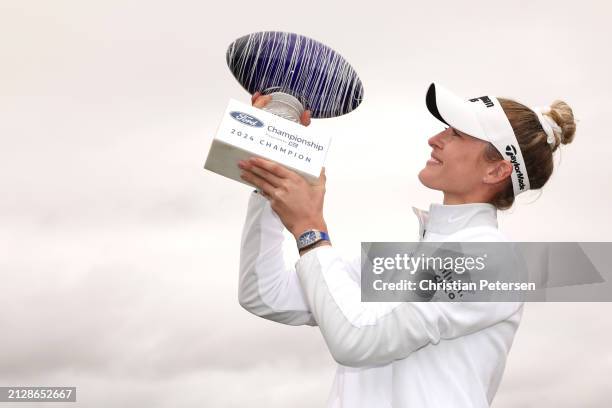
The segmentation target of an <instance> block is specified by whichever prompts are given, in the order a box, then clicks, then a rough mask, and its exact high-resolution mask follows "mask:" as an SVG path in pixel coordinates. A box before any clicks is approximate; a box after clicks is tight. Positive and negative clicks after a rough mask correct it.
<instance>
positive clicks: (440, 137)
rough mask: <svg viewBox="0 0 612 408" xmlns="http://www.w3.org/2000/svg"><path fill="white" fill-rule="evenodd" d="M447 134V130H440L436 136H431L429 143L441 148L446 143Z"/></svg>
mask: <svg viewBox="0 0 612 408" xmlns="http://www.w3.org/2000/svg"><path fill="white" fill-rule="evenodd" d="M445 134H446V132H445V131H444V132H440V133H438V134H437V135H435V136H432V137H430V138H429V140H428V143H429V145H430V146H431V147H437V148H439V149H442V148H443V147H444V143H446V139H445Z"/></svg>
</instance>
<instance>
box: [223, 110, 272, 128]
mask: <svg viewBox="0 0 612 408" xmlns="http://www.w3.org/2000/svg"><path fill="white" fill-rule="evenodd" d="M230 115H231V116H232V118H234V119H235V120H237V121H238V122H240V123H244V124H245V125H249V126H253V127H263V125H264V124H263V122H262V121H261V120H259V119H257V118H256V117H255V116H251V115H249V114H248V113H244V112H230Z"/></svg>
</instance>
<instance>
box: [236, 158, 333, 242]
mask: <svg viewBox="0 0 612 408" xmlns="http://www.w3.org/2000/svg"><path fill="white" fill-rule="evenodd" d="M238 167H240V168H241V169H242V172H241V175H240V177H241V178H242V179H243V180H245V181H246V182H248V183H251V184H253V185H254V186H257V188H258V189H259V190H260V191H263V194H264V197H266V198H267V199H268V200H269V201H270V205H271V207H272V209H273V210H274V211H275V212H276V213H277V214H278V216H279V217H280V219H281V221H282V222H283V224H284V225H285V227H286V228H287V229H288V230H289V232H291V233H292V234H293V236H294V237H295V238H296V239H297V238H298V237H299V236H300V235H301V234H302V233H303V232H304V231H306V230H309V229H317V230H320V231H327V225H326V224H325V220H324V219H323V200H324V197H325V181H326V178H325V168H323V169H322V170H321V175H320V177H319V179H318V180H317V182H316V183H315V184H310V183H309V182H308V181H307V180H306V179H305V178H304V177H302V176H300V175H299V174H297V173H296V172H294V171H291V170H289V169H287V168H286V167H283V166H281V165H280V164H277V163H274V162H272V161H269V160H265V159H262V158H258V157H257V158H255V157H254V158H250V159H249V160H245V161H240V162H239V163H238Z"/></svg>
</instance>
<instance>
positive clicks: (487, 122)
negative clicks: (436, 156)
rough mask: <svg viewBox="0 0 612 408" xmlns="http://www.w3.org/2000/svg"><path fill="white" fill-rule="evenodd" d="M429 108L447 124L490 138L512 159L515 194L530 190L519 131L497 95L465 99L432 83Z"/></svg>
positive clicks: (489, 140) (477, 135) (429, 93)
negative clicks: (513, 126)
mask: <svg viewBox="0 0 612 408" xmlns="http://www.w3.org/2000/svg"><path fill="white" fill-rule="evenodd" d="M425 103H426V104H427V109H429V112H431V114H432V115H433V116H435V117H436V118H437V119H438V120H440V121H442V122H444V123H445V124H447V125H448V126H450V127H452V128H455V129H457V130H459V131H461V132H463V133H466V134H468V135H470V136H473V137H476V138H478V139H481V140H484V141H487V142H490V143H491V144H492V145H493V146H495V148H496V149H497V150H498V151H499V152H500V153H501V155H502V157H504V159H506V160H508V161H509V162H510V163H512V165H513V168H514V170H513V171H512V187H513V190H514V196H517V195H519V194H520V193H523V192H525V191H527V190H529V176H528V175H527V167H526V166H525V160H524V159H523V153H522V152H521V149H520V147H519V144H518V141H517V139H516V135H515V134H514V130H513V129H512V125H510V121H509V120H508V117H507V116H506V113H505V112H504V110H503V109H502V107H501V105H500V103H499V101H498V100H497V98H495V97H494V96H480V97H477V98H471V99H462V98H460V97H458V96H456V95H455V94H453V93H452V92H450V91H449V90H448V89H446V88H444V87H442V86H441V85H438V84H436V83H432V84H431V85H430V86H429V89H428V90H427V96H426V97H425Z"/></svg>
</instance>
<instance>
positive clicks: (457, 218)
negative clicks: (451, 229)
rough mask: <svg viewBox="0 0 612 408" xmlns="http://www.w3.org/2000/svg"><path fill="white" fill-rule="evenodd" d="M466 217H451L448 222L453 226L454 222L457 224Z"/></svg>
mask: <svg viewBox="0 0 612 408" xmlns="http://www.w3.org/2000/svg"><path fill="white" fill-rule="evenodd" d="M465 217H466V216H465V215H460V216H458V217H453V216H452V215H451V216H450V217H448V222H449V223H451V224H452V223H453V222H457V221H459V220H461V219H462V218H465Z"/></svg>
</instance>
